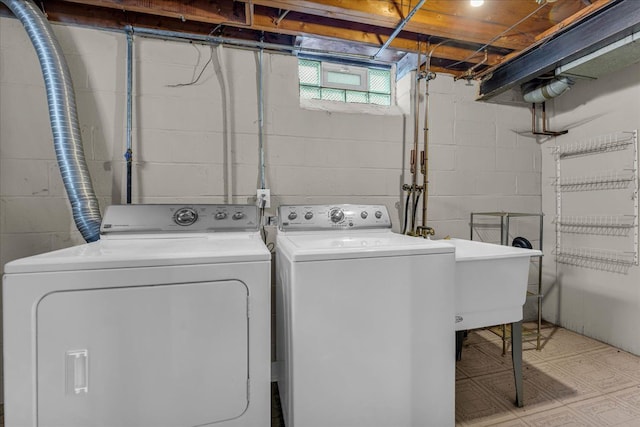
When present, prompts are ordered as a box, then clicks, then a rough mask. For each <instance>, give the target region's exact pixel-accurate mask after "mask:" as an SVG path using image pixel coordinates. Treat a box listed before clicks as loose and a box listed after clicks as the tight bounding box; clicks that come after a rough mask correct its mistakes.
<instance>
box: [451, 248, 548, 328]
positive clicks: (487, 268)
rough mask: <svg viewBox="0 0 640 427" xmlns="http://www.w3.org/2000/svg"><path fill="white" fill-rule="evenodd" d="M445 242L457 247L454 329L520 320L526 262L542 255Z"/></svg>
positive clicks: (513, 249) (525, 294)
mask: <svg viewBox="0 0 640 427" xmlns="http://www.w3.org/2000/svg"><path fill="white" fill-rule="evenodd" d="M447 242H449V243H451V244H453V245H454V246H455V248H456V266H455V312H456V330H457V331H461V330H466V329H475V328H481V327H485V326H492V325H499V324H503V323H513V322H518V321H520V320H522V306H523V305H524V302H525V299H526V297H527V284H528V281H529V260H530V258H531V257H532V256H541V255H542V252H541V251H539V250H536V249H522V248H516V247H512V246H503V245H496V244H493V243H484V242H478V241H472V240H464V239H450V240H447Z"/></svg>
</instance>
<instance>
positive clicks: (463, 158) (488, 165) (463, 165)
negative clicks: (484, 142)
mask: <svg viewBox="0 0 640 427" xmlns="http://www.w3.org/2000/svg"><path fill="white" fill-rule="evenodd" d="M456 169H457V170H458V171H471V172H473V171H494V170H495V169H496V152H495V148H493V147H457V150H456Z"/></svg>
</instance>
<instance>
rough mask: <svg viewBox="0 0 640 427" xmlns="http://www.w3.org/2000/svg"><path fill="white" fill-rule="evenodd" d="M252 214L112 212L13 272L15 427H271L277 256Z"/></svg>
mask: <svg viewBox="0 0 640 427" xmlns="http://www.w3.org/2000/svg"><path fill="white" fill-rule="evenodd" d="M258 225H259V224H258V213H257V209H256V208H255V207H253V206H245V205H188V206H183V205H124V206H110V207H109V208H108V209H107V210H106V213H105V216H104V219H103V222H102V226H101V234H102V236H101V239H100V240H99V241H97V242H93V243H89V244H83V245H80V246H75V247H71V248H67V249H62V250H58V251H54V252H50V253H46V254H42V255H36V256H32V257H29V258H25V259H21V260H17V261H13V262H10V263H7V265H6V266H5V275H4V278H3V302H4V381H5V384H4V386H5V394H4V396H5V423H6V426H7V427H27V426H65V427H71V426H78V427H89V426H119V427H126V426H130V427H150V426H154V427H155V426H171V427H175V426H203V425H215V426H221V427H222V426H224V427H247V426H261V427H266V426H269V425H270V421H271V416H270V407H271V406H270V394H271V389H270V381H271V376H270V347H271V346H270V318H271V317H270V316H271V310H270V292H271V291H270V265H271V264H270V258H271V256H270V253H269V251H268V250H267V249H266V247H265V245H264V244H263V242H262V240H261V238H260V236H259V233H258Z"/></svg>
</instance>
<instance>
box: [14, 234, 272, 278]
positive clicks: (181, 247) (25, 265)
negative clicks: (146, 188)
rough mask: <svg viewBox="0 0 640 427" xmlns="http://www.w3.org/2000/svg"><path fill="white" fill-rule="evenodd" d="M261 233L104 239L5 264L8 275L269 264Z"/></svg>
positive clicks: (268, 254) (269, 256)
mask: <svg viewBox="0 0 640 427" xmlns="http://www.w3.org/2000/svg"><path fill="white" fill-rule="evenodd" d="M270 259H271V254H270V253H269V251H268V250H267V248H266V247H265V245H264V243H263V242H262V240H261V239H260V236H259V234H258V233H237V232H234V233H217V234H213V235H205V234H202V235H200V236H198V237H190V238H181V237H176V238H170V237H166V238H158V236H157V235H156V236H155V238H135V239H113V240H109V239H102V240H99V241H97V242H93V243H87V244H83V245H79V246H74V247H71V248H66V249H60V250H57V251H53V252H48V253H44V254H41V255H35V256H31V257H28V258H23V259H19V260H16V261H11V262H9V263H7V264H5V267H4V271H5V273H32V272H45V271H70V270H94V269H111V268H134V267H157V266H172V265H196V264H218V263H234V262H249V261H268V260H270Z"/></svg>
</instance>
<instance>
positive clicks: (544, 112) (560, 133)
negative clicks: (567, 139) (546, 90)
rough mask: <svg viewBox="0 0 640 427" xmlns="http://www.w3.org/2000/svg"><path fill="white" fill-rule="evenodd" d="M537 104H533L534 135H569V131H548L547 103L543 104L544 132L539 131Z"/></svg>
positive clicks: (532, 123)
mask: <svg viewBox="0 0 640 427" xmlns="http://www.w3.org/2000/svg"><path fill="white" fill-rule="evenodd" d="M537 111H538V107H537V104H531V132H532V133H533V134H534V135H544V136H559V135H564V134H567V133H569V131H568V130H561V131H552V130H548V129H547V109H546V103H544V102H543V103H542V131H539V130H538V126H537V122H538V117H537Z"/></svg>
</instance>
